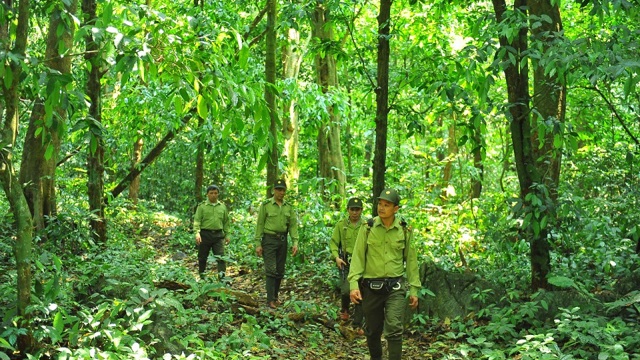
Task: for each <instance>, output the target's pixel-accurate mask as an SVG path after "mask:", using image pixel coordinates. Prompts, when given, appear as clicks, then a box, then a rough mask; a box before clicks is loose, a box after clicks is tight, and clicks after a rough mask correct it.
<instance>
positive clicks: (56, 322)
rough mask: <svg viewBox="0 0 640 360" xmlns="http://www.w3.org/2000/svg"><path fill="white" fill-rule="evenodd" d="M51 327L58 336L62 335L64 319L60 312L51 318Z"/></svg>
mask: <svg viewBox="0 0 640 360" xmlns="http://www.w3.org/2000/svg"><path fill="white" fill-rule="evenodd" d="M53 327H54V329H56V331H57V332H58V334H62V330H64V318H63V316H62V312H61V311H58V312H57V313H56V315H55V316H54V317H53Z"/></svg>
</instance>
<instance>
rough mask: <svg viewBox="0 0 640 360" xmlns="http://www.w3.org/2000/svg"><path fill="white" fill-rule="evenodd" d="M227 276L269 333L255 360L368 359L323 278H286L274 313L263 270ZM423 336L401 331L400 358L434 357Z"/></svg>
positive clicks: (237, 270)
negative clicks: (259, 358) (246, 297)
mask: <svg viewBox="0 0 640 360" xmlns="http://www.w3.org/2000/svg"><path fill="white" fill-rule="evenodd" d="M185 264H186V266H189V267H190V268H191V269H193V271H194V276H195V268H196V266H195V262H194V261H193V260H186V259H185ZM227 275H228V278H229V280H230V283H229V284H228V285H227V287H228V288H229V289H230V290H231V291H240V292H242V293H246V294H247V295H249V297H250V298H252V299H253V300H255V301H256V302H257V304H259V305H258V308H257V313H256V314H255V316H256V319H257V320H258V323H262V324H265V325H263V326H264V327H266V328H269V330H268V331H267V334H268V336H269V337H270V338H271V342H270V344H271V347H270V349H268V350H266V349H261V350H257V351H252V353H253V354H254V355H260V356H264V355H269V356H270V357H271V358H272V359H305V360H315V359H318V360H326V359H345V360H346V359H350V360H353V359H357V360H360V359H369V356H368V350H367V345H366V340H365V337H364V336H363V335H359V334H358V333H357V332H356V328H355V327H353V326H352V325H351V321H350V320H348V321H341V320H339V319H338V316H337V313H338V311H339V304H340V300H339V291H338V289H337V288H336V287H334V286H331V285H327V281H326V279H322V278H321V277H319V276H318V275H317V274H313V273H302V272H301V273H296V275H295V278H292V277H291V276H289V277H288V278H285V279H284V280H283V284H282V289H281V292H280V301H281V305H280V307H278V308H277V309H275V310H273V309H270V308H268V307H267V306H266V300H265V290H264V275H263V273H262V271H260V270H257V271H254V270H251V269H249V268H248V267H245V266H236V265H232V264H229V265H228V266H227ZM336 276H337V275H336ZM205 281H217V280H205ZM266 324H268V325H266ZM234 326H235V327H236V328H237V327H240V328H241V324H239V323H238V322H234ZM229 331H231V329H229ZM425 335H426V334H424V335H423V334H417V333H416V332H415V331H411V329H407V331H405V339H404V349H403V358H404V359H431V358H432V356H431V355H429V354H427V353H426V349H427V346H428V345H427V344H428V342H427V340H428V337H427V336H425Z"/></svg>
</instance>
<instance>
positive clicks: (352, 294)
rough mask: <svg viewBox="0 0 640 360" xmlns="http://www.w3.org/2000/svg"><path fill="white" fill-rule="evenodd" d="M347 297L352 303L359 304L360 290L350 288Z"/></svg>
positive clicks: (360, 298) (360, 299)
mask: <svg viewBox="0 0 640 360" xmlns="http://www.w3.org/2000/svg"><path fill="white" fill-rule="evenodd" d="M349 297H350V298H351V302H352V303H354V304H360V301H362V294H360V290H358V289H355V290H351V292H350V293H349Z"/></svg>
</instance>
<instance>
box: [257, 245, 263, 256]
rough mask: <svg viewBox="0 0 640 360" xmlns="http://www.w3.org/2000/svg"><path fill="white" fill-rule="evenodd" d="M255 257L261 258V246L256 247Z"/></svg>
mask: <svg viewBox="0 0 640 360" xmlns="http://www.w3.org/2000/svg"><path fill="white" fill-rule="evenodd" d="M256 255H258V256H262V246H258V247H257V248H256Z"/></svg>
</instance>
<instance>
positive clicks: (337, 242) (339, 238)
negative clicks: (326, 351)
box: [329, 197, 364, 326]
mask: <svg viewBox="0 0 640 360" xmlns="http://www.w3.org/2000/svg"><path fill="white" fill-rule="evenodd" d="M347 211H348V213H349V216H348V217H346V218H342V219H341V220H339V221H338V222H337V223H336V225H335V226H334V228H333V235H332V236H331V241H330V242H329V249H330V250H331V259H332V260H335V262H336V265H338V269H339V270H340V295H341V302H342V307H341V310H340V319H341V320H343V321H346V320H348V319H349V303H350V302H351V299H350V298H349V290H350V289H349V282H348V281H347V275H348V274H349V261H350V259H351V254H352V253H353V245H354V244H355V243H356V238H357V237H358V231H359V230H360V227H361V226H362V224H363V223H364V222H363V221H362V200H360V199H359V198H356V197H354V198H351V199H349V202H348V203H347ZM353 325H354V326H360V325H362V306H361V305H360V304H356V306H355V308H354V319H353Z"/></svg>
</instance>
